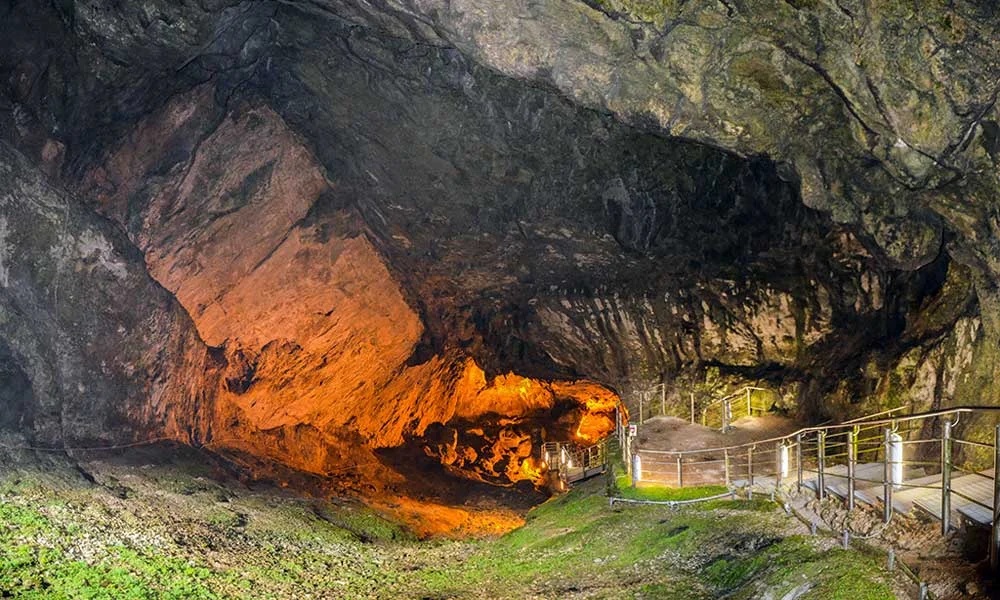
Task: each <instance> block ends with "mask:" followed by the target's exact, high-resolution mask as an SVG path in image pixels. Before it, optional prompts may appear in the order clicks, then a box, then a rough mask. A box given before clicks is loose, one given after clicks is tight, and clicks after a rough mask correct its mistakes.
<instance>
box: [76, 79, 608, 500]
mask: <svg viewBox="0 0 1000 600" xmlns="http://www.w3.org/2000/svg"><path fill="white" fill-rule="evenodd" d="M209 92H210V88H208V87H203V88H199V89H197V90H195V91H193V92H192V93H190V94H188V95H184V96H181V97H178V98H177V99H175V100H174V101H173V102H171V103H170V104H169V105H168V106H166V107H165V108H164V109H163V110H162V111H161V112H159V113H157V114H156V115H153V116H152V117H150V118H148V119H145V120H143V121H142V122H141V123H140V124H139V125H138V127H137V128H136V129H135V131H134V132H132V133H131V134H130V135H129V136H128V138H127V139H126V140H125V141H124V142H123V143H122V144H121V145H120V146H118V147H117V148H116V149H115V150H114V151H113V152H112V153H111V154H110V155H109V156H108V158H107V160H106V162H105V164H104V165H103V166H100V167H97V168H95V169H93V170H92V171H90V172H88V174H87V175H86V177H85V181H86V183H87V187H86V190H87V192H88V193H89V194H91V195H92V197H93V198H94V200H95V202H96V203H97V207H98V210H100V211H102V212H104V213H105V214H107V215H108V216H109V217H112V218H115V219H116V220H118V221H119V222H120V223H121V224H122V225H123V226H125V227H127V228H128V229H129V231H130V233H131V235H132V238H133V239H134V240H135V241H136V243H137V245H138V246H139V247H140V249H141V250H142V251H143V252H144V253H145V256H146V263H147V264H148V266H149V271H150V273H151V275H152V276H153V277H154V278H155V279H156V280H157V281H159V282H160V283H161V284H163V286H164V287H166V288H167V289H168V290H170V291H171V292H172V293H173V294H174V295H175V296H176V297H177V299H178V300H179V301H180V303H181V305H182V306H183V307H184V308H185V309H186V310H187V311H188V313H189V314H190V315H191V316H192V318H193V319H194V322H195V325H196V327H197V329H198V332H199V334H200V335H201V337H202V339H203V340H204V341H205V342H206V343H207V344H209V345H210V346H213V347H219V348H222V349H223V351H224V353H225V361H226V365H227V366H226V368H225V371H224V373H223V375H222V386H221V389H220V390H219V391H218V398H217V399H216V401H215V405H214V406H215V408H214V410H213V411H212V412H209V413H207V414H200V415H193V414H191V415H178V416H176V422H177V426H176V427H175V429H174V431H173V433H174V434H175V435H178V436H180V437H181V438H182V439H187V438H189V436H196V437H197V438H198V439H199V440H204V441H207V442H209V443H210V444H211V446H212V448H214V449H216V450H220V451H222V450H226V449H238V450H241V451H243V452H246V453H248V454H251V455H255V456H258V457H268V458H271V459H273V460H275V461H278V462H280V463H282V464H285V465H288V466H291V467H294V468H297V469H301V470H305V471H308V472H311V473H316V474H320V475H323V474H328V473H340V472H342V471H343V470H344V468H345V467H349V466H351V465H352V464H357V463H362V464H365V465H368V468H362V469H360V470H359V471H357V472H351V473H349V474H347V476H346V478H347V479H351V478H359V476H360V475H361V474H363V473H371V472H373V471H379V470H380V467H379V466H378V462H377V461H376V460H374V459H373V458H372V457H371V456H366V454H367V453H368V452H369V451H371V450H375V449H378V448H386V447H394V446H400V445H402V444H404V442H407V441H409V440H412V439H419V438H421V437H422V436H424V434H425V432H426V430H427V429H428V427H430V426H432V425H435V426H438V427H448V429H449V431H452V432H455V435H458V434H459V433H460V434H461V435H462V436H463V438H464V439H466V442H465V444H464V445H463V446H462V447H461V449H460V450H461V459H459V458H458V457H457V454H456V452H457V451H458V450H459V449H458V448H457V447H455V446H456V444H453V447H452V448H449V449H447V450H443V449H442V450H441V451H440V452H437V453H435V452H432V454H435V455H436V456H438V457H439V458H440V459H441V462H442V463H443V464H444V465H446V466H447V467H449V469H450V470H451V471H452V472H454V473H455V474H458V475H462V476H469V477H473V478H476V479H481V480H483V481H489V482H491V483H498V484H509V483H512V482H516V481H519V480H522V479H532V480H537V481H540V479H541V473H540V472H539V471H538V469H537V467H534V468H528V465H531V464H532V460H533V459H534V458H537V457H538V455H539V444H540V443H542V442H543V441H544V439H545V437H543V435H542V434H540V433H539V432H541V431H543V430H544V429H548V434H547V435H548V436H549V438H550V439H556V440H566V439H569V438H570V437H571V436H572V434H573V433H575V431H576V429H577V428H578V427H579V426H580V425H581V424H582V425H583V426H584V427H585V428H586V430H587V433H586V434H585V435H586V437H580V438H579V440H578V441H581V442H586V441H589V442H590V443H593V442H596V441H598V440H599V439H600V438H602V437H603V436H604V435H605V434H606V433H608V432H609V431H610V430H611V429H612V428H613V423H612V421H611V417H609V416H608V415H609V414H613V412H614V409H615V402H614V399H615V398H616V396H615V395H614V394H613V393H612V392H610V391H609V390H607V389H606V388H603V387H600V386H597V385H595V384H587V383H582V384H579V385H577V384H572V383H555V384H548V383H545V382H541V381H536V380H531V379H526V378H520V377H517V376H516V375H513V374H510V375H506V376H499V377H498V378H496V379H495V380H494V381H487V378H486V376H485V373H484V372H483V370H482V369H481V368H480V367H479V366H478V365H477V364H476V363H475V361H474V359H473V358H471V357H469V356H466V355H464V354H463V353H461V352H459V351H456V350H450V349H446V350H445V351H444V352H442V353H441V354H437V355H434V356H431V357H429V358H428V359H427V360H425V361H423V362H421V363H419V364H408V361H410V359H411V357H412V356H413V354H414V352H415V350H416V347H417V345H418V344H419V343H420V342H421V339H422V337H423V335H424V333H425V329H424V324H423V322H422V320H421V318H420V316H419V315H418V314H417V313H416V312H415V311H414V309H413V308H412V307H411V306H410V305H409V304H408V303H407V299H406V298H405V297H404V294H403V292H402V290H401V288H400V284H399V283H398V282H397V281H396V279H395V278H394V277H393V274H392V273H391V272H390V270H389V268H388V267H387V265H386V262H385V259H384V258H383V256H382V255H381V254H380V252H379V250H378V248H376V247H375V246H374V245H373V244H372V243H371V241H370V239H369V237H370V235H371V234H370V232H369V231H368V230H367V228H366V227H365V225H364V222H363V219H362V218H361V217H360V216H359V215H358V213H357V211H356V210H355V209H354V208H353V207H352V206H351V205H352V199H351V198H350V196H349V194H345V193H344V192H343V191H341V190H338V189H337V186H336V184H334V183H331V182H329V181H327V180H326V178H325V177H324V175H323V170H322V168H321V167H320V165H318V164H317V162H316V160H315V158H314V157H313V155H312V154H311V152H310V151H309V150H308V149H307V148H306V146H305V145H304V144H303V143H302V142H301V141H300V140H299V139H298V138H297V136H295V135H294V134H293V133H292V132H291V131H290V130H289V129H288V128H287V126H286V125H285V124H284V122H283V121H282V119H281V117H279V116H278V115H276V114H275V113H274V112H273V111H272V110H270V109H269V108H267V107H266V106H261V105H259V104H245V105H242V106H239V107H237V108H235V109H234V110H232V111H227V112H223V111H219V109H218V108H217V107H216V105H215V104H214V103H213V102H212V100H211V95H210V93H209ZM192 140H197V144H194V143H193V142H192ZM178 146H180V147H181V148H182V149H183V150H184V151H186V152H188V153H189V155H188V156H187V157H186V160H183V161H179V162H178V163H177V164H175V165H172V168H171V169H170V170H169V171H168V172H166V173H160V174H158V175H157V176H151V175H150V174H151V173H152V172H154V171H155V170H157V169H161V168H162V166H163V165H164V164H169V161H170V156H171V153H176V152H177V151H178V148H177V147H178ZM557 402H559V403H560V404H558V405H557ZM588 407H591V408H594V410H595V412H600V414H599V415H598V414H594V415H591V414H589V413H588V410H587V409H588ZM543 411H544V415H545V417H546V418H547V419H548V420H547V419H546V418H539V416H535V418H531V419H527V420H524V421H523V422H522V420H523V418H525V417H526V416H527V415H529V414H532V413H536V414H537V415H540V414H541V413H542V412H543ZM560 418H562V420H561V421H560V420H559V419H560ZM452 421H458V422H460V423H463V424H464V425H463V426H461V427H463V428H462V429H461V431H459V430H457V429H455V427H456V426H458V425H449V424H450V423H451V422H452ZM438 435H439V433H438V432H435V436H438ZM473 444H474V445H475V448H474V447H473ZM435 447H437V446H435ZM499 464H502V467H498V466H497V465H499ZM372 465H375V466H372ZM522 465H523V466H522ZM385 478H388V479H389V480H390V481H392V480H394V479H396V477H395V476H392V475H388V474H386V473H385V472H383V473H380V474H379V475H378V476H377V477H375V479H376V481H377V480H379V479H385Z"/></svg>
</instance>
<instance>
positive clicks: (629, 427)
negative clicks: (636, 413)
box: [628, 424, 639, 436]
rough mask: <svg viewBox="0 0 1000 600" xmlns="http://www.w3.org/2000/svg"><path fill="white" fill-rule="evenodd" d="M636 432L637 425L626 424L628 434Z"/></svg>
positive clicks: (631, 434)
mask: <svg viewBox="0 0 1000 600" xmlns="http://www.w3.org/2000/svg"><path fill="white" fill-rule="evenodd" d="M637 433H639V426H638V425H635V424H633V425H629V426H628V434H629V435H630V436H633V435H635V434H637Z"/></svg>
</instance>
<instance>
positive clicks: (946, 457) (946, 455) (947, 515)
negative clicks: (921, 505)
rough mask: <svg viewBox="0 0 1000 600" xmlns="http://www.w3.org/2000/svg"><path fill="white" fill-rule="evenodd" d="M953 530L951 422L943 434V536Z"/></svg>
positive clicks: (946, 424) (946, 422)
mask: <svg viewBox="0 0 1000 600" xmlns="http://www.w3.org/2000/svg"><path fill="white" fill-rule="evenodd" d="M949 529H951V421H945V422H944V430H943V431H942V433H941V535H947V534H948V530H949Z"/></svg>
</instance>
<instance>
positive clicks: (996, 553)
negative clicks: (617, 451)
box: [627, 406, 1000, 568]
mask: <svg viewBox="0 0 1000 600" xmlns="http://www.w3.org/2000/svg"><path fill="white" fill-rule="evenodd" d="M901 410H902V409H901V408H896V409H890V410H888V411H883V412H882V413H878V414H876V415H869V416H867V417H862V418H859V419H852V420H851V421H847V422H844V423H839V424H834V425H818V426H813V427H805V428H802V429H799V430H798V431H796V432H794V433H791V434H787V435H782V436H779V437H774V438H771V439H765V440H757V441H754V442H748V443H745V444H738V445H732V446H725V447H719V448H702V449H694V450H679V451H673V450H651V449H642V448H636V447H633V448H632V453H631V455H627V456H631V462H630V466H631V467H632V468H631V475H632V480H633V485H635V484H638V483H644V482H655V483H657V484H660V485H667V486H674V487H685V486H692V485H725V486H727V487H730V488H734V487H746V488H747V489H748V490H752V489H753V488H754V486H758V487H760V486H763V487H765V488H770V489H772V490H774V491H782V490H788V489H791V488H793V487H794V488H795V489H796V490H799V491H801V490H802V489H803V488H804V487H811V488H813V491H814V492H815V494H816V495H817V497H818V498H820V499H823V498H824V497H826V496H827V495H828V494H829V493H830V492H831V491H832V492H833V493H834V495H836V496H839V497H841V498H843V500H844V502H845V504H846V506H847V508H848V509H849V510H850V509H854V508H855V500H856V498H857V494H858V492H859V491H860V490H862V489H865V490H867V491H868V492H872V493H877V498H876V499H877V500H879V501H881V503H882V506H883V519H884V520H885V522H887V523H888V522H889V520H890V519H891V517H892V512H893V495H894V493H896V494H899V495H902V494H904V493H905V492H906V490H913V489H923V490H936V491H937V492H938V495H939V496H938V497H939V500H938V501H939V506H934V507H931V508H933V509H936V510H932V511H931V512H933V513H936V512H937V511H939V512H940V514H939V515H938V514H935V516H938V518H940V520H941V530H942V532H947V531H949V530H950V529H951V528H952V518H953V517H952V512H953V511H952V503H953V500H954V499H955V498H958V499H960V500H961V501H962V503H963V510H964V511H965V512H966V513H968V512H969V511H971V510H974V509H978V511H979V513H980V514H981V515H982V516H983V518H986V519H987V520H988V522H989V523H990V524H991V526H992V537H991V540H992V542H991V544H990V553H991V554H990V557H991V564H992V565H993V566H994V568H996V567H1000V528H998V521H1000V479H998V478H997V477H996V468H997V465H998V464H1000V425H997V426H995V427H994V428H993V431H992V434H993V436H992V437H993V439H992V440H988V441H986V440H983V439H972V437H975V435H974V432H973V434H972V435H971V437H965V438H963V437H959V436H957V435H956V429H957V428H958V429H960V428H961V424H962V417H963V416H965V415H972V414H978V415H989V416H994V417H1000V406H962V407H956V408H948V409H940V410H934V411H928V412H924V413H918V414H912V415H899V414H897V413H898V412H900V411H901ZM980 437H982V435H980ZM990 462H991V463H992V465H988V463H990ZM987 466H992V470H990V469H988V468H986V467H987ZM859 467H863V472H859ZM956 474H957V475H956ZM955 476H971V477H979V478H983V479H984V480H989V481H991V482H992V488H993V494H992V498H990V499H989V501H986V500H985V499H984V498H982V497H974V496H972V495H970V493H966V492H963V491H962V490H960V489H956V488H955V486H954V485H953V479H954V477H955ZM938 501H935V502H938ZM970 507H973V508H970ZM924 508H927V507H926V506H925V507H924ZM963 514H965V513H963ZM981 520H982V519H981Z"/></svg>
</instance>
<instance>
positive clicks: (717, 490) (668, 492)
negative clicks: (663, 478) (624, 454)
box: [616, 474, 728, 502]
mask: <svg viewBox="0 0 1000 600" xmlns="http://www.w3.org/2000/svg"><path fill="white" fill-rule="evenodd" d="M616 484H617V487H618V490H619V492H618V495H619V496H620V497H622V498H629V499H632V500H655V501H658V502H670V501H673V502H677V501H681V500H696V499H698V498H708V497H710V496H717V495H719V494H724V493H726V491H728V489H727V488H726V486H724V485H697V486H691V487H682V488H675V487H667V486H658V485H645V484H641V483H640V485H639V486H638V487H634V488H633V487H632V482H631V480H630V479H629V476H628V475H627V474H622V475H619V476H618V478H617V482H616Z"/></svg>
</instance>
